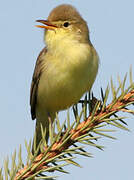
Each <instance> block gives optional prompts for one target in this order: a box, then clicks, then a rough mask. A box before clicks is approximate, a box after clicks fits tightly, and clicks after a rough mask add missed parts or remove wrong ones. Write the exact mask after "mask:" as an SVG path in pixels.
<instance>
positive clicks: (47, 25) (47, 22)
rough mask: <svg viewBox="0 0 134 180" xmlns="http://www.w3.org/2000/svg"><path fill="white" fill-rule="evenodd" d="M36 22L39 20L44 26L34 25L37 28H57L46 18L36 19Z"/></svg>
mask: <svg viewBox="0 0 134 180" xmlns="http://www.w3.org/2000/svg"><path fill="white" fill-rule="evenodd" d="M36 22H40V23H42V24H44V25H46V26H43V25H36V27H39V28H45V29H49V30H55V29H56V28H57V26H56V25H53V24H52V23H51V22H49V21H48V20H36Z"/></svg>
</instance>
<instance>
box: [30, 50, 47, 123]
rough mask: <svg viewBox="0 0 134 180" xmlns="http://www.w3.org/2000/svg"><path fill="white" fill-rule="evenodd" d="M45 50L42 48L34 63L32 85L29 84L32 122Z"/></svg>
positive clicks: (34, 115)
mask: <svg viewBox="0 0 134 180" xmlns="http://www.w3.org/2000/svg"><path fill="white" fill-rule="evenodd" d="M46 52H47V49H46V48H44V49H43V50H42V51H41V52H40V54H39V56H38V58H37V61H36V65H35V69H34V73H33V78H32V83H31V90H30V106H31V116H32V119H33V120H34V119H35V118H36V103H37V92H38V84H39V80H40V76H41V73H42V61H43V58H42V55H43V56H44V54H46Z"/></svg>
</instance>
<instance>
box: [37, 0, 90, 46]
mask: <svg viewBox="0 0 134 180" xmlns="http://www.w3.org/2000/svg"><path fill="white" fill-rule="evenodd" d="M37 22H40V23H42V24H43V25H37V27H40V28H44V29H45V41H46V43H47V44H48V43H53V41H62V40H64V39H71V40H74V41H79V42H81V43H85V42H89V31H88V26H87V23H86V21H85V20H84V19H83V18H82V17H81V15H80V14H79V12H78V11H77V10H76V9H75V8H74V7H73V6H71V5H67V4H63V5H59V6H57V7H56V8H54V9H53V10H52V11H51V12H50V14H49V16H48V19H47V20H37Z"/></svg>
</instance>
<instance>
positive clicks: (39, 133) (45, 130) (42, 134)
mask: <svg viewBox="0 0 134 180" xmlns="http://www.w3.org/2000/svg"><path fill="white" fill-rule="evenodd" d="M54 118H55V113H52V114H49V113H47V112H43V113H39V112H37V116H36V126H35V135H34V140H33V145H32V153H33V154H34V153H35V152H36V151H37V149H40V148H39V147H40V145H41V144H42V142H43V139H44V140H45V141H46V143H48V139H49V128H50V126H51V125H52V123H53V121H54Z"/></svg>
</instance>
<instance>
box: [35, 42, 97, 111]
mask: <svg viewBox="0 0 134 180" xmlns="http://www.w3.org/2000/svg"><path fill="white" fill-rule="evenodd" d="M68 41H69V40H68V39H67V40H66V42H65V41H61V43H59V44H60V45H58V46H57V44H56V43H55V44H54V43H53V48H52V49H53V50H52V49H51V50H50V51H48V53H47V54H46V55H45V56H44V61H43V73H42V75H41V78H40V82H39V88H38V99H37V101H38V104H39V105H40V106H41V107H42V108H46V109H48V111H59V110H62V109H66V108H67V107H69V106H71V105H72V104H74V103H76V102H78V101H79V99H80V98H81V96H82V95H83V94H84V93H85V92H86V91H88V90H89V89H91V87H92V84H93V82H94V80H95V77H96V74H97V71H98V56H97V53H96V51H95V49H94V48H93V46H90V45H89V44H82V43H78V42H75V41H69V42H68Z"/></svg>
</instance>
